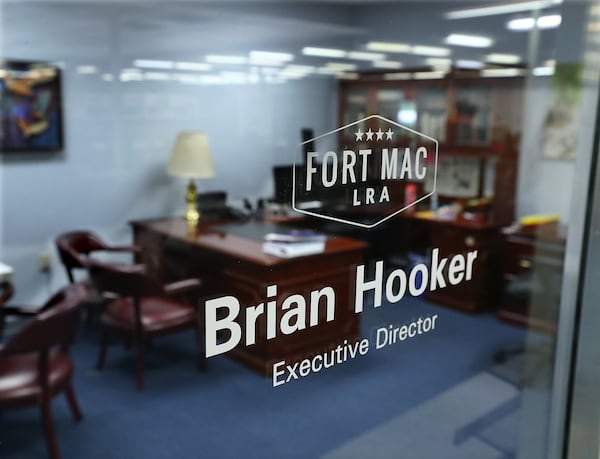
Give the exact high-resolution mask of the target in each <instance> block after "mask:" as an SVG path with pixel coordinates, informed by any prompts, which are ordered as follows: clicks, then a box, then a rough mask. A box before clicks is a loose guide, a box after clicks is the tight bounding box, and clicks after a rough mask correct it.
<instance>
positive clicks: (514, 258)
mask: <svg viewBox="0 0 600 459" xmlns="http://www.w3.org/2000/svg"><path fill="white" fill-rule="evenodd" d="M503 248H504V250H503V255H504V256H503V268H504V276H503V280H504V289H503V295H502V303H501V306H500V309H499V311H498V317H499V318H500V319H502V320H505V321H507V322H511V323H515V324H519V325H526V326H531V327H533V328H536V329H540V330H544V331H554V330H555V328H556V322H557V320H558V309H559V306H560V289H561V284H562V270H563V264H564V255H565V237H564V233H563V232H562V231H561V230H560V229H559V228H558V227H556V226H553V225H550V227H549V228H544V227H541V228H537V229H536V228H533V229H531V230H521V231H517V232H514V233H511V234H508V235H506V238H505V240H504V243H503Z"/></svg>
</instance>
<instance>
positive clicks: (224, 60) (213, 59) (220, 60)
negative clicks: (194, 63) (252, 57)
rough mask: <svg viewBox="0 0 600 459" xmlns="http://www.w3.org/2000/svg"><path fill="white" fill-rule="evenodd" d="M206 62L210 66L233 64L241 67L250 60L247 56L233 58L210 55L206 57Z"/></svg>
mask: <svg viewBox="0 0 600 459" xmlns="http://www.w3.org/2000/svg"><path fill="white" fill-rule="evenodd" d="M205 60H206V62H208V63H210V64H231V65H241V64H245V63H246V62H248V58H247V57H245V56H231V55H220V54H209V55H208V56H206V57H205Z"/></svg>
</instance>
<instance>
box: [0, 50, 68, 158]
mask: <svg viewBox="0 0 600 459" xmlns="http://www.w3.org/2000/svg"><path fill="white" fill-rule="evenodd" d="M61 100H62V94H61V73H60V69H59V68H58V67H57V66H55V65H52V64H48V63H42V62H24V61H9V60H2V61H0V117H1V119H2V124H1V125H0V152H19V151H22V152H25V151H29V152H36V151H56V150H61V149H62V148H63V126H62V102H61Z"/></svg>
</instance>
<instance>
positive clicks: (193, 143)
mask: <svg viewBox="0 0 600 459" xmlns="http://www.w3.org/2000/svg"><path fill="white" fill-rule="evenodd" d="M167 173H168V174H169V175H174V176H177V177H189V179H190V183H189V185H188V188H187V193H186V195H185V201H186V203H187V211H186V213H185V218H186V220H187V222H188V224H190V225H192V224H196V223H198V220H199V219H200V213H199V212H198V209H197V207H196V185H195V184H194V179H196V178H209V177H214V176H215V169H214V167H213V161H212V157H211V155H210V147H209V144H208V136H207V135H206V134H205V133H204V132H198V131H183V132H180V133H179V134H178V135H177V140H176V141H175V146H174V147H173V151H172V153H171V160H170V161H169V165H168V167H167Z"/></svg>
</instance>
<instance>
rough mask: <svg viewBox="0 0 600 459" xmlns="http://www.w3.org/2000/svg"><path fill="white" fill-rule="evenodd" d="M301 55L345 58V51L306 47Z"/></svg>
mask: <svg viewBox="0 0 600 459" xmlns="http://www.w3.org/2000/svg"><path fill="white" fill-rule="evenodd" d="M302 54H304V55H305V56H317V57H346V55H347V53H346V51H344V50H342V49H334V48H315V47H312V46H307V47H304V48H302Z"/></svg>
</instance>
